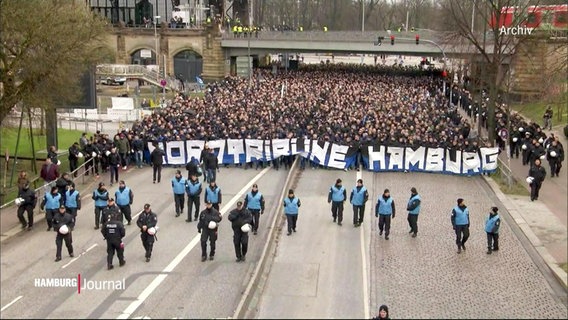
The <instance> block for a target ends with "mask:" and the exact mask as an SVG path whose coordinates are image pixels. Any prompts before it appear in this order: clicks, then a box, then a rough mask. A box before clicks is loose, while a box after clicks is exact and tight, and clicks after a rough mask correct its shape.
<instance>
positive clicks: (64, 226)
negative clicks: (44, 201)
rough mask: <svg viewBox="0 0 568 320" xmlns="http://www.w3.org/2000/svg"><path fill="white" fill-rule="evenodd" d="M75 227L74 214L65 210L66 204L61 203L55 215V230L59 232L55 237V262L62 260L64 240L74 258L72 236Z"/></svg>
mask: <svg viewBox="0 0 568 320" xmlns="http://www.w3.org/2000/svg"><path fill="white" fill-rule="evenodd" d="M72 228H73V216H71V215H70V214H68V213H67V212H65V206H64V205H63V204H61V205H60V206H59V210H58V212H57V213H56V214H55V216H54V217H53V230H54V231H55V232H57V236H56V237H55V246H56V247H57V252H56V253H55V262H57V261H61V249H62V246H63V241H65V246H66V247H67V252H69V256H70V257H71V258H73V238H72V236H71V229H72Z"/></svg>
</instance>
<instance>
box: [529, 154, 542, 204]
mask: <svg viewBox="0 0 568 320" xmlns="http://www.w3.org/2000/svg"><path fill="white" fill-rule="evenodd" d="M529 177H532V179H531V180H530V182H529V183H530V187H531V201H535V200H538V194H539V191H540V188H541V187H542V183H543V182H544V179H545V178H546V170H545V169H544V168H543V167H542V166H541V165H540V159H536V160H535V161H534V165H533V166H532V167H531V168H530V169H529Z"/></svg>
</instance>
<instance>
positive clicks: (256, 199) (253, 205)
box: [247, 191, 262, 210]
mask: <svg viewBox="0 0 568 320" xmlns="http://www.w3.org/2000/svg"><path fill="white" fill-rule="evenodd" d="M260 198H262V194H261V193H260V192H257V193H256V195H254V196H253V194H252V191H251V192H249V193H248V194H247V209H253V210H260V209H261V208H260Z"/></svg>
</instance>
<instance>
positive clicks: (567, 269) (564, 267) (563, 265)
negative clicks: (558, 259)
mask: <svg viewBox="0 0 568 320" xmlns="http://www.w3.org/2000/svg"><path fill="white" fill-rule="evenodd" d="M560 268H562V270H564V272H566V273H568V263H561V264H560Z"/></svg>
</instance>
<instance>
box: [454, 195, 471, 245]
mask: <svg viewBox="0 0 568 320" xmlns="http://www.w3.org/2000/svg"><path fill="white" fill-rule="evenodd" d="M457 202H458V205H457V206H456V207H455V208H454V209H453V210H452V218H451V220H452V226H453V227H454V231H455V232H456V245H457V246H458V253H461V252H462V249H463V250H464V251H465V243H466V241H467V239H468V238H469V209H468V208H467V206H466V205H465V202H464V200H463V199H462V198H459V199H458V200H457Z"/></svg>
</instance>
